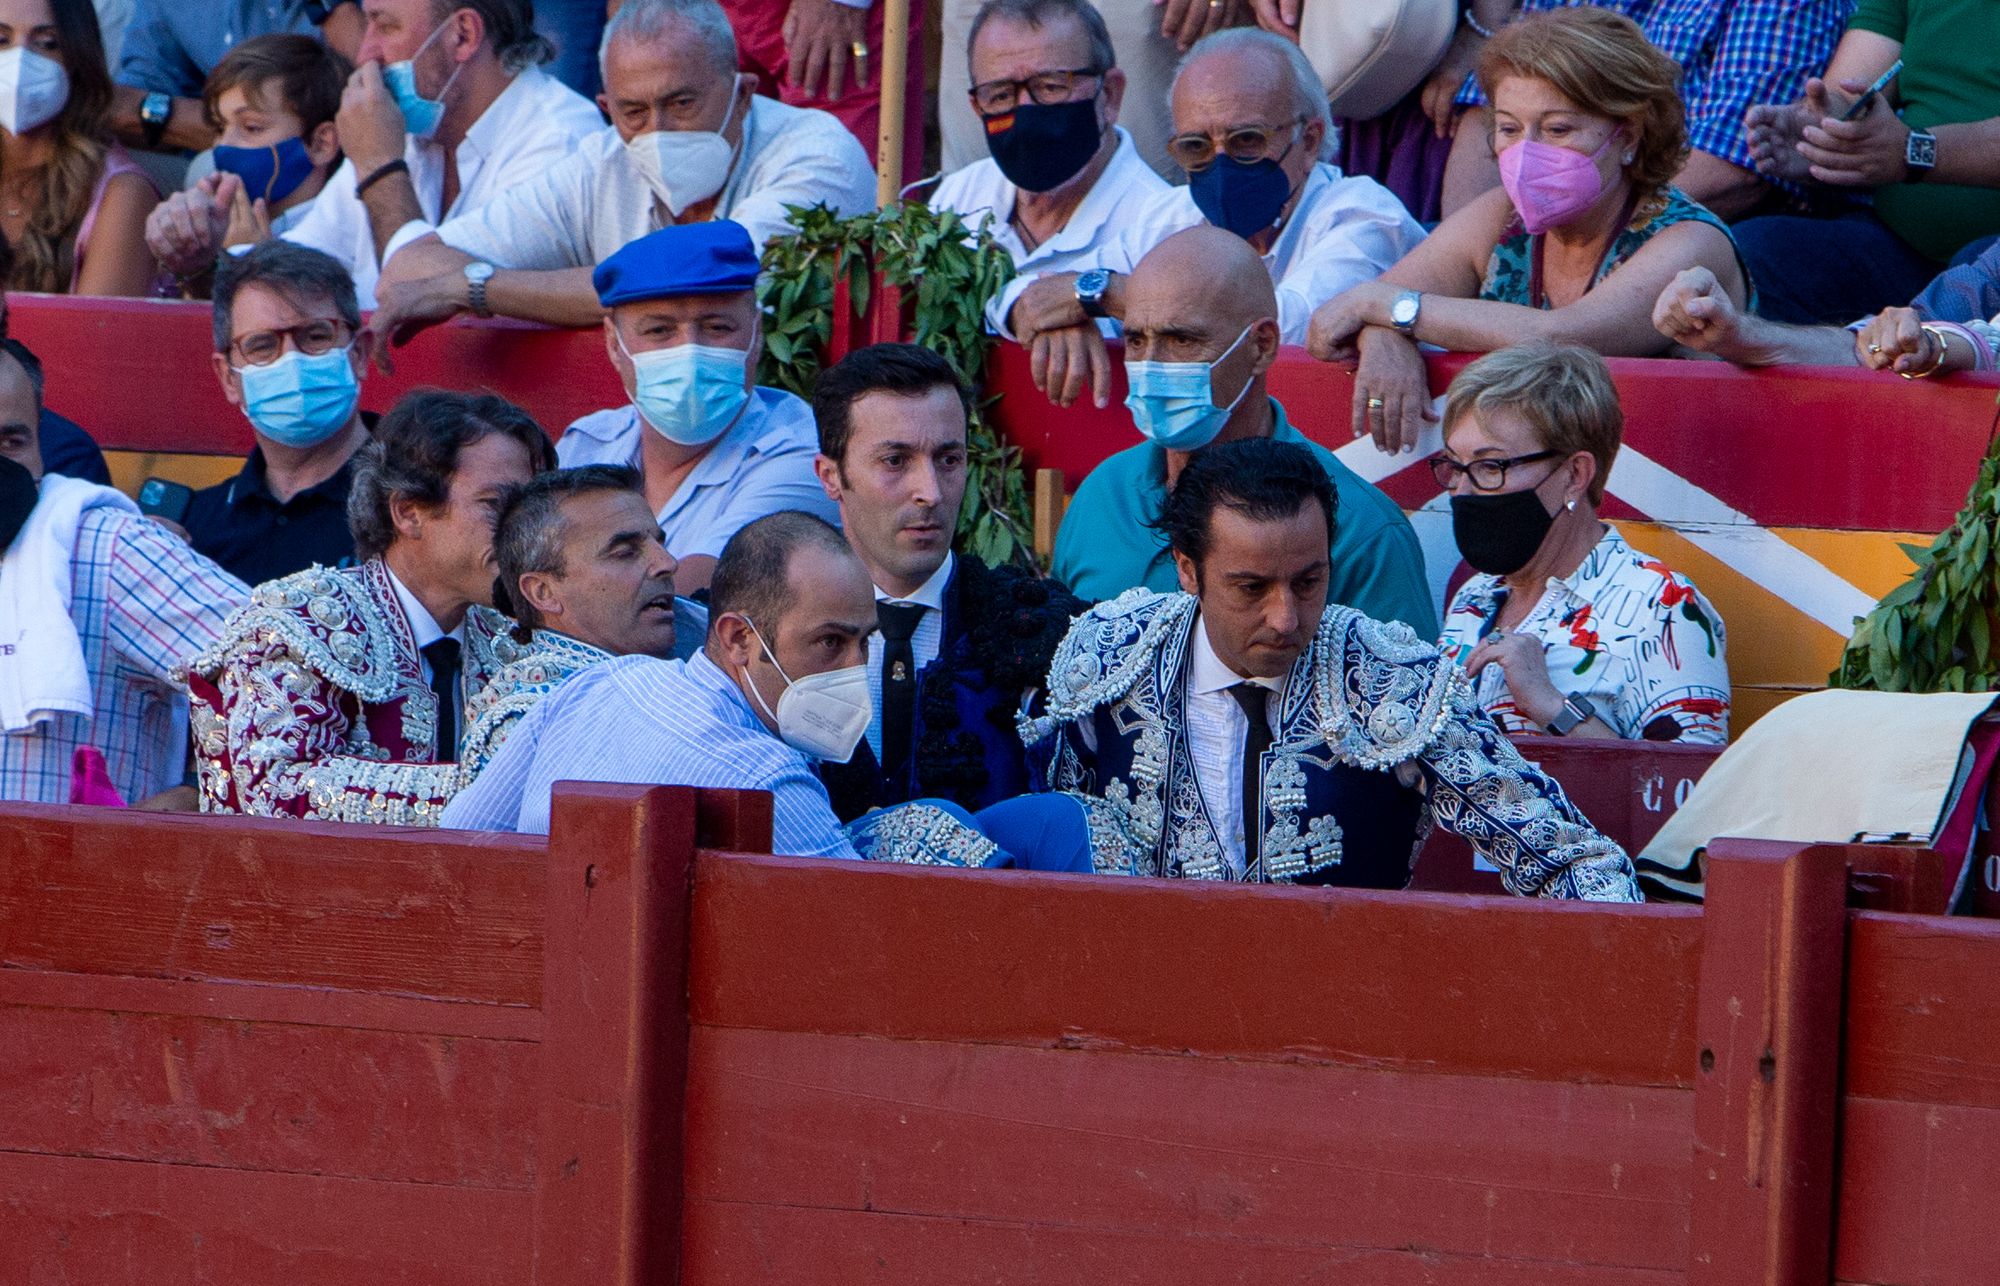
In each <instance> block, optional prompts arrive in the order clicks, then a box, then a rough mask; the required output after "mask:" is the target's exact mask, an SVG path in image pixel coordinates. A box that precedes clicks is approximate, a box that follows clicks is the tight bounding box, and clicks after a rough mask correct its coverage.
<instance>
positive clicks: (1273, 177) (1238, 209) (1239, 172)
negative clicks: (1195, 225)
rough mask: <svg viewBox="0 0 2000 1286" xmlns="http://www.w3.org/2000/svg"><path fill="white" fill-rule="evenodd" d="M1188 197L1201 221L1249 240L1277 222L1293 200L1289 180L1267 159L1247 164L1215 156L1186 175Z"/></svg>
mask: <svg viewBox="0 0 2000 1286" xmlns="http://www.w3.org/2000/svg"><path fill="white" fill-rule="evenodd" d="M1188 195H1189V196H1191V197H1193V198H1194V204H1195V208H1196V209H1197V210H1200V211H1201V215H1202V217H1203V218H1204V219H1207V220H1208V221H1209V222H1210V223H1212V224H1214V225H1215V226H1216V227H1218V228H1227V229H1229V230H1230V231H1231V232H1233V233H1235V234H1236V235H1237V236H1239V237H1242V238H1243V239H1244V240H1245V241H1248V240H1249V239H1250V238H1252V237H1254V236H1256V235H1257V234H1258V233H1260V232H1262V231H1264V230H1265V229H1266V228H1268V227H1270V226H1271V225H1272V224H1274V223H1276V222H1277V221H1278V212H1279V211H1281V210H1283V209H1284V208H1285V202H1287V201H1289V200H1291V199H1292V181H1291V180H1290V179H1288V178H1286V177H1285V171H1284V169H1283V167H1281V166H1280V165H1279V164H1278V163H1277V162H1276V161H1274V160H1272V159H1271V158H1270V157H1268V156H1267V157H1265V158H1263V159H1262V160H1258V161H1248V162H1246V161H1239V160H1236V159H1235V158H1234V157H1230V156H1224V155H1218V156H1217V157H1216V158H1215V160H1214V161H1213V162H1212V163H1211V164H1210V165H1209V166H1208V168H1207V169H1202V170H1196V171H1195V172H1194V173H1193V174H1190V175H1188Z"/></svg>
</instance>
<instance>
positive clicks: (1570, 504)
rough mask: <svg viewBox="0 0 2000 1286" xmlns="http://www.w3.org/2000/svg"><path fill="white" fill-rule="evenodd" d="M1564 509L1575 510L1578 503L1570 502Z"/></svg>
mask: <svg viewBox="0 0 2000 1286" xmlns="http://www.w3.org/2000/svg"><path fill="white" fill-rule="evenodd" d="M1563 508H1565V509H1575V508H1576V501H1574V500H1572V501H1570V502H1569V503H1568V504H1566V505H1564V506H1563Z"/></svg>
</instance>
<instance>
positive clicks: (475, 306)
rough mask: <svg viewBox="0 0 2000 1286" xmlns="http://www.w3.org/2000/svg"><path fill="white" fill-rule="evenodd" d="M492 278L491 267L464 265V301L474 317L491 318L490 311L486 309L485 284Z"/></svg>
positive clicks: (487, 264) (488, 265)
mask: <svg viewBox="0 0 2000 1286" xmlns="http://www.w3.org/2000/svg"><path fill="white" fill-rule="evenodd" d="M492 276H493V265H492V264H490V263H485V262H483V261H482V262H473V263H469V264H467V265H465V301H466V303H468V304H470V305H471V307H472V315H473V316H474V317H491V316H492V315H493V313H492V310H490V309H488V308H487V307H486V283H487V281H488V279H490V278H491V277H492Z"/></svg>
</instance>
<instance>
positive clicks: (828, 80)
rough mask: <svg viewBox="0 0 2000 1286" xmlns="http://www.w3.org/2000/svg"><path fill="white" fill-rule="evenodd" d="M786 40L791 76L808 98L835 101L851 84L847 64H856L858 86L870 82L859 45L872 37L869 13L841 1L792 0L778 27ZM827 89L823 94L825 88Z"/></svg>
mask: <svg viewBox="0 0 2000 1286" xmlns="http://www.w3.org/2000/svg"><path fill="white" fill-rule="evenodd" d="M778 34H779V36H780V37H781V38H782V39H783V40H784V42H785V68H786V76H787V77H788V78H789V79H790V80H791V82H792V87H793V88H794V89H796V90H798V91H799V92H800V93H801V94H804V95H805V96H806V97H807V98H816V99H819V100H820V101H822V102H828V103H830V102H833V101H834V100H835V99H837V98H839V97H840V95H841V92H842V91H843V90H844V89H846V87H847V64H848V62H849V60H850V59H851V60H852V61H853V63H854V87H855V88H856V89H863V88H866V87H867V85H868V62H867V59H866V57H865V56H864V57H860V58H857V57H855V56H854V47H855V46H856V45H862V46H863V47H864V48H865V47H866V45H865V41H866V39H867V36H868V11H867V10H866V9H856V8H854V7H852V6H851V5H844V4H840V3H838V2H837V0H792V7H791V8H790V9H788V10H786V11H785V21H784V25H783V26H782V27H780V28H779V30H778ZM822 91H824V92H822Z"/></svg>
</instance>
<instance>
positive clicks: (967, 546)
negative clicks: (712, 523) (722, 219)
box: [758, 202, 1032, 566]
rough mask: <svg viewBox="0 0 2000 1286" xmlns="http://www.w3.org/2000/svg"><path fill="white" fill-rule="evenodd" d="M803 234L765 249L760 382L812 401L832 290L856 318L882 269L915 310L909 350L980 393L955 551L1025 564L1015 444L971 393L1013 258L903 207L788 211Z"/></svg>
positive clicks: (924, 211)
mask: <svg viewBox="0 0 2000 1286" xmlns="http://www.w3.org/2000/svg"><path fill="white" fill-rule="evenodd" d="M790 214H791V222H792V226H793V227H795V228H797V229H798V231H797V232H794V233H791V234H789V235H787V236H783V237H774V238H772V240H771V241H770V242H769V243H768V244H767V245H766V246H765V248H764V275H763V278H762V279H761V282H760V284H759V288H758V289H759V295H760V298H761V300H762V303H763V306H764V360H763V365H762V366H761V367H760V368H759V371H758V381H759V382H760V383H763V384H767V385H770V386H771V387H773V388H782V389H786V390H789V391H790V392H793V393H796V394H798V395H799V396H800V397H805V398H810V397H811V396H812V387H813V381H814V380H815V379H817V378H818V376H819V372H820V369H821V367H822V366H823V365H824V364H825V359H826V350H827V346H828V345H829V344H830V343H831V342H832V339H833V310H834V299H835V284H836V283H838V282H845V283H846V285H847V290H848V296H849V299H850V300H851V301H852V306H853V309H854V312H855V314H856V315H857V316H859V315H860V314H862V313H865V312H866V311H867V309H868V305H869V303H870V301H871V299H872V297H873V292H874V285H875V278H874V274H879V275H880V277H881V280H882V283H883V284H884V285H885V286H889V287H894V288H896V289H898V290H901V291H902V292H903V302H904V306H905V308H906V309H910V305H911V303H912V299H911V296H912V295H914V309H913V310H911V313H912V315H911V317H910V319H909V321H908V323H907V324H906V325H905V326H904V327H903V329H904V330H905V332H906V333H907V334H908V335H909V338H910V341H911V342H912V343H916V344H921V345H923V346H924V347H925V348H928V349H930V350H932V351H933V352H936V353H938V354H941V355H942V356H943V357H944V358H945V360H946V361H948V362H950V363H951V364H952V367H953V369H955V370H956V371H957V372H958V374H959V378H961V379H963V380H964V381H965V382H966V383H967V384H968V385H969V386H970V387H971V388H972V389H973V390H974V392H975V397H974V408H975V409H974V411H973V414H972V419H971V423H970V424H969V425H968V426H967V445H968V452H967V461H966V465H967V476H966V503H965V507H964V508H963V509H962V510H961V511H960V513H959V521H958V532H957V540H956V543H957V544H958V546H959V548H961V549H963V550H965V551H967V552H968V553H970V554H972V555H973V556H974V557H977V558H980V559H982V560H984V561H986V562H989V563H992V564H994V565H996V566H998V565H1003V564H1006V563H1010V562H1018V563H1024V564H1025V563H1027V562H1029V561H1030V560H1031V559H1032V554H1031V552H1030V548H1031V547H1030V541H1029V537H1028V531H1029V520H1028V492H1027V485H1026V481H1025V478H1024V475H1023V471H1022V468H1021V453H1020V450H1019V448H1017V447H1012V446H1008V445H1006V444H1005V443H1004V442H1003V441H1002V440H1001V438H1000V435H999V434H998V433H997V432H995V431H994V429H993V426H992V424H991V423H990V422H989V421H988V420H987V418H986V409H987V408H988V407H989V406H990V405H991V404H992V403H991V400H990V399H984V398H981V397H979V396H977V394H978V391H979V389H980V383H981V380H982V379H983V377H984V375H985V372H986V356H987V350H988V348H989V346H990V345H991V344H992V342H993V338H992V336H990V335H988V334H987V333H986V323H985V306H986V301H987V300H988V299H991V298H992V297H993V296H994V295H996V294H998V293H999V291H1000V288H1001V287H1002V286H1004V285H1006V284H1007V280H1008V278H1010V277H1012V276H1013V275H1014V263H1013V260H1012V259H1011V258H1010V257H1009V256H1008V254H1007V252H1006V251H1005V250H1002V249H1001V248H1000V247H999V246H998V245H996V244H995V243H994V241H993V238H992V237H991V236H990V235H988V234H987V233H985V232H984V231H981V232H979V233H976V234H975V233H974V232H973V231H972V230H971V229H969V228H967V227H966V225H965V223H964V221H963V220H961V219H960V218H959V217H958V215H957V214H955V213H953V212H951V211H949V210H945V211H934V210H932V209H931V208H930V207H929V206H926V205H923V204H922V203H920V202H903V203H900V204H898V205H896V206H892V207H890V208H888V209H885V210H881V211H878V212H876V213H874V214H860V215H854V216H852V217H850V218H845V219H843V218H840V217H838V216H837V215H835V214H834V213H833V212H832V211H831V210H829V209H827V208H826V207H825V206H817V205H816V206H810V207H806V206H793V207H791V210H790Z"/></svg>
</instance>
